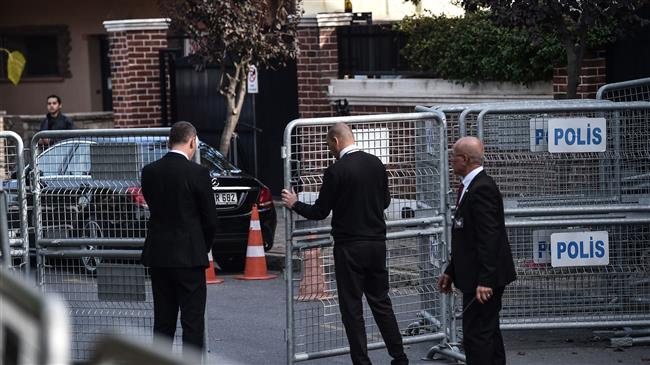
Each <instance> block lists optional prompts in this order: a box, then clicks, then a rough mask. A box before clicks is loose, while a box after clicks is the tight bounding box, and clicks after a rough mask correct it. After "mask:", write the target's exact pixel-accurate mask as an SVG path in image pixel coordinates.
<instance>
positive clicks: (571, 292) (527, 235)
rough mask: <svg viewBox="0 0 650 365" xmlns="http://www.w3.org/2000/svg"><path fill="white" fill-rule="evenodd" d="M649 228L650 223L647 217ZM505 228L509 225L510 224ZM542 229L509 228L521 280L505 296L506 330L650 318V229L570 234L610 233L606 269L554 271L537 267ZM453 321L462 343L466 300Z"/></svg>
mask: <svg viewBox="0 0 650 365" xmlns="http://www.w3.org/2000/svg"><path fill="white" fill-rule="evenodd" d="M646 218H647V220H648V221H649V222H650V217H646ZM506 225H508V223H507V222H506ZM539 229H540V228H538V227H516V228H513V227H511V228H508V237H509V240H510V247H511V248H512V254H513V258H514V261H515V268H516V270H517V280H516V281H515V282H513V283H511V284H510V285H509V286H507V287H506V290H505V292H504V294H503V307H502V310H501V318H500V319H501V321H500V323H501V326H505V328H507V329H517V328H527V327H526V326H530V325H535V326H540V325H541V326H542V327H543V326H547V327H549V328H550V327H553V328H555V327H563V326H566V327H575V326H580V324H581V323H588V324H589V326H593V325H592V324H593V323H598V322H610V321H614V322H617V323H626V322H627V323H630V324H633V323H634V322H635V321H647V320H648V313H650V223H645V224H631V223H630V224H620V223H616V224H600V225H588V226H581V227H575V226H574V227H569V226H566V227H556V228H555V229H552V230H551V231H557V232H562V231H565V230H566V229H569V230H576V229H577V230H580V231H608V232H609V250H610V251H609V260H610V262H609V264H608V265H606V266H582V267H552V266H551V264H550V263H535V262H534V260H533V255H534V248H533V242H534V233H533V232H535V231H537V230H539ZM455 298H456V301H455V307H454V310H453V315H454V316H455V317H456V318H457V322H456V326H457V328H456V330H457V333H458V334H459V338H458V339H457V340H458V341H460V340H461V339H462V311H463V308H462V295H460V294H459V293H455Z"/></svg>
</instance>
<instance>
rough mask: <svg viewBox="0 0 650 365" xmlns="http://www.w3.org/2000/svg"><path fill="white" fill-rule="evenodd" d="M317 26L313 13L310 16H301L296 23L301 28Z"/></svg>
mask: <svg viewBox="0 0 650 365" xmlns="http://www.w3.org/2000/svg"><path fill="white" fill-rule="evenodd" d="M317 26H318V20H316V16H315V15H310V16H303V17H302V18H300V22H299V23H298V27H300V28H303V27H305V28H306V27H314V28H315V27H317Z"/></svg>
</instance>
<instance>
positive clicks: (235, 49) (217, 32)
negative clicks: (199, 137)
mask: <svg viewBox="0 0 650 365" xmlns="http://www.w3.org/2000/svg"><path fill="white" fill-rule="evenodd" d="M297 2H298V1H291V0H159V3H160V6H161V10H162V13H163V15H164V16H167V17H169V18H171V20H172V24H173V25H174V26H175V27H176V28H178V29H180V30H182V31H183V33H184V34H185V35H186V36H187V37H189V38H190V41H191V43H192V48H193V50H192V53H193V55H195V56H197V57H196V59H197V60H198V61H199V62H201V63H203V64H205V63H215V64H219V65H220V68H221V69H220V77H219V83H218V88H219V93H220V94H221V95H222V96H223V97H224V98H225V100H226V108H227V115H226V120H225V121H224V129H223V132H222V134H221V141H220V144H219V150H220V151H221V153H222V154H223V155H224V156H227V155H228V150H229V149H230V140H231V138H232V135H233V133H234V131H235V128H236V127H237V123H238V122H239V117H240V115H241V110H242V106H243V104H244V99H245V97H246V86H247V82H246V80H247V76H248V71H249V68H250V66H251V65H256V66H257V67H275V66H284V65H285V61H286V60H287V59H289V58H295V57H296V55H297V52H298V48H297V45H296V30H297V25H298V22H299V20H300V18H299V13H298V11H297V10H296V9H298V5H296V3H297Z"/></svg>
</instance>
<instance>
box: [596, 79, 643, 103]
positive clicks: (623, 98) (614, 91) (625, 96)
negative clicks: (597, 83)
mask: <svg viewBox="0 0 650 365" xmlns="http://www.w3.org/2000/svg"><path fill="white" fill-rule="evenodd" d="M596 99H603V100H611V101H616V102H627V101H650V77H646V78H643V79H636V80H629V81H623V82H616V83H612V84H606V85H603V86H601V87H600V88H599V89H598V92H597V93H596Z"/></svg>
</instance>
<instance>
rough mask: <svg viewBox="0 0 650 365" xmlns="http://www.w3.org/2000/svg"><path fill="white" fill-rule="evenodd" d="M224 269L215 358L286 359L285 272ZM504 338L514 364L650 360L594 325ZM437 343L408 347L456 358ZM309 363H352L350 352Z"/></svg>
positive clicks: (412, 354)
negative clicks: (242, 273)
mask: <svg viewBox="0 0 650 365" xmlns="http://www.w3.org/2000/svg"><path fill="white" fill-rule="evenodd" d="M233 276H234V275H233V274H223V275H221V278H224V279H225V280H226V282H225V283H224V284H221V285H210V286H209V288H208V328H209V347H210V353H209V357H208V361H209V363H210V364H233V365H236V364H286V344H285V341H284V329H285V325H286V324H285V318H286V316H285V291H284V290H285V289H284V281H283V280H282V278H281V277H278V278H277V279H274V280H268V281H239V280H235V279H234V278H233ZM504 341H505V344H506V351H507V357H508V364H511V365H524V364H525V365H553V364H558V365H560V364H562V365H565V364H573V365H617V364H627V365H632V364H634V365H637V364H638V365H650V346H647V345H646V346H634V347H628V348H624V349H616V348H610V347H609V341H608V340H605V339H599V338H596V337H594V335H593V333H592V332H591V331H589V330H555V331H510V332H504ZM432 345H433V343H422V344H415V345H410V346H408V347H407V355H408V356H409V358H410V360H411V364H451V363H453V362H450V361H445V360H436V361H423V360H421V359H420V358H421V357H422V356H424V355H425V354H426V353H427V350H428V349H429V348H430V347H431V346H432ZM371 358H372V360H373V363H374V364H380V365H381V364H389V363H390V357H389V356H388V355H387V353H386V351H385V350H384V349H379V350H375V351H371ZM305 364H318V365H324V364H350V360H349V357H348V356H347V355H344V356H337V357H333V358H325V359H317V360H312V361H308V362H305Z"/></svg>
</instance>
